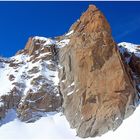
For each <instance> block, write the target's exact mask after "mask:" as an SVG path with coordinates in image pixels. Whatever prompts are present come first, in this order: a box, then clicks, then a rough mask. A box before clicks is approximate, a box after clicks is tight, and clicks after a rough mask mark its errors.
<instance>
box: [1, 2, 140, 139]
mask: <svg viewBox="0 0 140 140" xmlns="http://www.w3.org/2000/svg"><path fill="white" fill-rule="evenodd" d="M129 47H130V45H129V44H127V43H120V44H119V45H117V44H116V43H115V42H114V40H113V38H112V35H111V29H110V26H109V24H108V22H107V20H106V18H105V17H104V15H103V14H102V12H101V11H100V10H99V9H98V8H97V7H96V6H94V5H90V6H89V8H88V9H87V11H86V12H85V13H83V14H82V16H81V17H80V19H78V20H77V21H76V22H75V23H74V24H73V25H72V26H71V28H70V30H69V32H68V33H66V34H64V35H62V36H58V37H56V38H54V39H51V38H45V37H38V36H35V37H30V38H29V40H28V42H27V44H26V46H25V48H24V49H23V50H20V51H18V52H17V54H16V55H15V56H13V57H11V58H0V85H2V86H1V88H0V119H1V120H2V119H3V118H4V117H5V116H6V114H7V111H8V110H9V109H14V110H16V112H17V116H18V117H19V119H20V120H21V121H25V122H33V121H35V120H37V119H39V118H40V117H42V116H44V115H46V113H47V112H60V111H62V112H63V113H64V115H65V116H66V118H67V120H68V122H69V124H70V125H71V127H72V128H75V129H76V131H77V135H78V136H80V137H84V138H85V137H95V136H100V135H102V134H104V133H106V132H108V131H109V130H113V131H114V130H116V129H117V128H118V127H119V126H120V125H121V123H122V122H123V120H124V119H125V118H126V117H128V116H130V115H131V114H132V113H133V111H134V110H135V107H136V105H137V101H138V94H137V90H138V91H140V88H139V87H140V86H139V83H140V80H139V77H138V75H139V74H140V73H139V72H140V65H139V64H140V63H139V55H138V50H139V47H138V46H135V45H133V44H132V47H131V48H133V47H134V48H135V51H134V52H133V51H129V49H128V48H129ZM46 127H47V126H46Z"/></svg>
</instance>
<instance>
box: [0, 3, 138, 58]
mask: <svg viewBox="0 0 140 140" xmlns="http://www.w3.org/2000/svg"><path fill="white" fill-rule="evenodd" d="M89 4H95V5H96V6H97V7H98V8H99V9H100V10H101V11H102V12H103V13H104V15H105V16H106V18H107V20H108V21H109V23H110V25H111V27H112V34H113V37H114V39H115V41H116V42H122V41H127V42H133V43H137V44H140V2H0V55H1V56H5V57H9V56H12V55H14V54H15V53H16V52H17V51H18V50H20V49H22V48H24V46H25V44H26V42H27V40H28V38H29V37H30V36H36V35H38V36H45V37H54V36H59V35H62V34H64V33H66V32H67V31H68V29H69V27H70V26H71V24H73V22H75V21H76V20H77V19H78V18H79V17H80V15H81V13H83V12H84V11H85V10H86V9H87V7H88V5H89Z"/></svg>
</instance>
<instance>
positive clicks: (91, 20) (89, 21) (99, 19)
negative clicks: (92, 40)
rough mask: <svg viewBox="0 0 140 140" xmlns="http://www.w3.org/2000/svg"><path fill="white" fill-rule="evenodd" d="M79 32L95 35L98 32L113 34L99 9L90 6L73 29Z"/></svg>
mask: <svg viewBox="0 0 140 140" xmlns="http://www.w3.org/2000/svg"><path fill="white" fill-rule="evenodd" d="M71 28H72V29H73V30H74V31H77V32H82V33H84V32H86V33H89V34H90V33H93V32H98V31H101V30H102V31H103V32H104V31H105V32H108V33H111V29H110V26H109V24H108V22H107V20H106V18H105V17H104V15H103V14H102V12H101V11H100V10H98V8H96V6H94V5H90V6H89V8H88V9H87V11H86V12H85V13H83V14H82V16H81V17H80V19H79V20H78V21H77V22H76V23H75V24H74V25H73V26H72V27H71Z"/></svg>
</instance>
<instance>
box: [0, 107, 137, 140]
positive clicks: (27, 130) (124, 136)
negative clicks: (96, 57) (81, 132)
mask: <svg viewBox="0 0 140 140" xmlns="http://www.w3.org/2000/svg"><path fill="white" fill-rule="evenodd" d="M139 120H140V106H139V107H138V108H137V109H136V111H135V112H134V114H133V115H132V116H130V117H129V118H127V119H126V120H124V122H123V124H122V125H121V126H120V127H119V128H118V129H117V130H116V131H115V132H112V131H110V132H108V133H107V134H105V135H103V136H102V137H97V138H87V139H85V140H92V139H93V140H140V133H139V130H140V121H139ZM0 139H1V140H28V139H33V140H52V139H59V140H63V139H79V140H80V139H82V138H79V137H77V136H76V132H75V130H74V129H70V126H69V124H68V122H67V120H66V118H65V116H63V115H61V114H60V113H57V114H55V115H49V116H48V117H42V118H41V119H40V120H38V121H36V122H35V123H24V122H20V121H19V120H18V119H17V118H15V119H14V120H13V121H11V122H9V123H7V124H4V125H2V126H1V127H0Z"/></svg>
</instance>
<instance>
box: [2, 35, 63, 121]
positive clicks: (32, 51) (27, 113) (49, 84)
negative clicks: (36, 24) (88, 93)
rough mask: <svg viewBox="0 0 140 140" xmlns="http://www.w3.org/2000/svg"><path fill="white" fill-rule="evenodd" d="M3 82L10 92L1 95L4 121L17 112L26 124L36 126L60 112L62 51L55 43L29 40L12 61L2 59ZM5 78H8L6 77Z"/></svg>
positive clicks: (6, 91) (5, 90) (39, 39)
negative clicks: (59, 57) (45, 116)
mask: <svg viewBox="0 0 140 140" xmlns="http://www.w3.org/2000/svg"><path fill="white" fill-rule="evenodd" d="M0 72H1V78H2V80H4V81H3V82H5V83H6V84H8V85H9V86H8V89H4V91H3V93H0V110H1V113H0V118H1V119H2V118H3V117H5V114H6V112H7V111H8V109H11V108H15V109H16V110H17V114H18V117H19V118H20V120H22V121H26V122H32V121H35V120H36V119H38V118H40V117H41V116H43V115H44V114H45V113H46V112H51V111H59V109H60V107H61V104H62V103H61V102H62V97H61V95H60V93H59V89H58V81H59V80H58V48H57V47H56V45H55V41H53V40H51V39H47V38H43V37H33V38H29V40H28V42H27V45H26V47H25V49H23V50H21V51H19V52H18V53H17V54H16V55H15V56H14V57H12V58H10V59H9V61H6V60H5V59H1V69H0ZM2 74H4V75H2Z"/></svg>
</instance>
